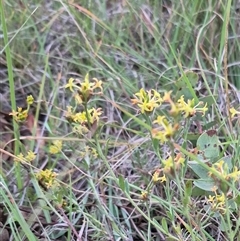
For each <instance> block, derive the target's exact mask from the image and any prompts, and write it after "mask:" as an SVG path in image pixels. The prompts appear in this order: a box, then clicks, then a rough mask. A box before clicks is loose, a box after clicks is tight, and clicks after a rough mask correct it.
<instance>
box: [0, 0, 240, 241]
mask: <svg viewBox="0 0 240 241" xmlns="http://www.w3.org/2000/svg"><path fill="white" fill-rule="evenodd" d="M75 2H76V1H75ZM75 2H74V3H68V2H67V1H50V2H49V1H35V0H32V1H21V3H20V2H16V1H12V0H9V1H5V2H4V3H3V1H1V4H0V10H1V12H0V13H1V25H0V26H1V32H2V33H3V34H2V36H1V38H2V41H1V42H0V46H1V63H0V68H1V72H0V76H1V82H0V93H1V99H0V107H1V110H2V111H1V112H5V113H0V114H1V115H0V133H1V134H0V135H1V142H0V144H1V145H0V150H1V157H0V158H1V160H0V165H1V167H2V168H1V172H0V184H1V188H0V239H1V240H3V241H6V240H67V241H71V240H82V241H83V240H123V241H125V240H126V241H130V240H149V241H150V240H159V241H161V240H167V241H170V240H173V241H174V240H184V241H187V240H189V241H190V240H191V241H198V240H204V241H205V240H206V241H208V240H209V241H213V240H221V241H223V240H226V241H230V240H232V241H239V240H240V239H239V236H240V233H239V226H240V221H239V220H240V218H239V202H240V200H239V197H240V196H239V194H240V193H239V186H238V185H237V184H236V185H235V182H233V180H232V179H226V176H224V175H220V174H219V172H218V170H219V169H217V168H218V167H217V165H218V164H219V163H220V160H224V162H225V163H227V166H226V167H225V169H224V170H225V172H233V171H234V167H235V168H236V170H235V171H236V175H237V177H236V178H237V181H236V183H239V177H240V174H239V173H238V172H237V170H238V169H239V168H240V166H239V140H238V139H239V138H238V133H239V114H238V116H235V117H234V118H231V117H230V112H229V110H230V108H231V107H235V109H237V110H239V89H240V84H239V83H240V82H239V80H238V79H239V70H238V64H239V63H238V62H239V58H238V52H239V50H240V46H239V41H238V35H239V33H238V32H239V29H238V27H237V25H238V21H239V13H238V9H237V7H236V6H237V4H236V1H226V2H227V3H225V2H224V1H204V0H199V1H159V0H151V1H150V0H148V1H147V0H138V1H136V0H135V1H120V0H116V1H106V2H105V1H93V0H91V1H89V0H88V1H85V0H82V1H80V2H81V5H80V4H78V3H75ZM101 2H103V3H101ZM87 73H89V76H90V80H91V81H92V78H97V79H99V80H102V82H103V94H102V95H93V96H92V97H91V98H90V100H89V101H88V103H87V104H85V105H84V104H83V105H76V103H75V99H74V94H76V92H75V93H73V92H71V91H69V90H68V89H65V88H64V86H65V85H66V84H67V82H68V80H69V78H70V77H73V78H77V79H79V80H80V81H81V82H82V81H83V80H84V77H85V76H86V74H87ZM141 88H143V89H145V90H146V91H147V90H150V89H155V90H157V91H158V92H159V93H160V95H161V96H162V97H163V96H164V93H165V92H166V91H172V95H171V97H172V100H173V101H174V102H175V103H176V102H177V100H178V99H179V98H180V97H181V95H182V94H183V95H184V96H185V100H188V99H194V100H195V104H197V103H199V101H203V102H204V103H207V106H208V111H207V113H206V115H205V116H202V115H201V114H196V116H193V117H191V118H184V117H183V116H181V115H179V116H177V117H175V118H173V117H171V116H170V115H169V104H166V103H165V104H163V105H161V106H160V107H158V108H156V109H154V111H153V113H150V114H141V112H140V109H139V108H138V106H137V105H133V104H132V103H131V99H133V98H136V96H135V97H134V95H135V93H137V92H139V90H140V89H141ZM29 94H32V95H33V96H34V98H35V102H34V104H33V105H32V106H31V109H30V112H29V117H28V119H27V121H26V122H23V123H17V122H16V121H12V118H10V117H11V116H9V115H8V114H9V113H10V112H12V110H16V109H17V107H23V108H26V106H27V104H26V102H25V99H26V97H27V95H29ZM70 105H71V106H73V107H74V108H75V107H76V111H82V110H84V109H86V108H87V107H88V108H92V107H96V108H102V112H103V113H102V115H101V118H100V121H99V124H98V125H96V123H94V124H90V123H89V118H90V117H89V116H88V124H86V125H87V126H88V128H90V133H88V134H83V135H82V134H79V133H76V131H74V130H76V129H74V128H73V126H74V124H71V123H69V122H68V120H67V119H66V117H65V115H66V111H67V106H70ZM199 107H202V106H201V105H200V106H199ZM6 110H7V111H6ZM158 115H164V116H166V118H167V120H171V121H172V122H175V123H178V124H179V127H178V130H177V131H176V133H175V135H174V137H172V138H171V139H170V141H167V142H166V143H164V144H162V143H161V142H159V141H158V140H156V139H154V138H153V137H152V135H153V134H152V129H153V128H156V127H157V124H153V121H154V120H155V119H156V117H157V116H158ZM6 122H9V124H10V125H7V124H6ZM11 125H12V126H11ZM77 127H78V128H79V125H76V124H75V128H77ZM80 127H81V125H80ZM212 129H214V130H217V141H216V140H214V139H211V138H210V139H209V140H205V139H204V140H203V138H204V136H201V133H203V132H204V131H208V130H212ZM9 133H10V134H9ZM56 140H61V141H62V142H63V146H62V148H61V151H60V152H59V153H57V154H54V155H53V154H50V152H49V147H50V146H51V145H52V144H53V143H54V141H56ZM208 141H209V143H207V142H208ZM215 141H216V143H215ZM12 144H14V147H13V146H11V145H12ZM206 144H208V145H209V146H210V152H209V153H210V154H209V153H207V150H209V149H207V148H209V146H208V147H207V146H206ZM201 145H202V146H203V147H202V149H201V148H200V146H201ZM197 146H198V147H199V148H200V152H199V153H198V154H197V153H196V152H194V148H195V147H197ZM211 147H212V148H215V149H214V151H212V150H211ZM11 148H12V150H11ZM204 148H206V149H204ZM30 150H31V151H33V152H35V154H36V158H35V160H33V161H32V162H31V163H21V162H17V161H16V160H15V161H14V157H15V159H16V156H17V155H19V154H20V153H22V154H23V155H24V156H25V155H26V154H27V152H28V151H30ZM86 150H87V151H86ZM92 151H96V153H97V156H95V155H94V153H92ZM83 152H84V154H83ZM177 153H182V155H183V157H184V160H185V163H184V166H183V165H181V168H180V169H178V168H177V164H175V167H174V168H175V172H176V173H175V174H176V175H173V173H172V175H170V174H169V175H167V180H166V182H163V183H161V182H160V181H158V182H157V183H154V182H153V179H152V176H153V175H154V173H155V171H156V170H157V171H159V172H160V173H161V174H163V170H164V167H165V165H166V164H165V163H166V160H167V159H168V158H169V157H175V155H176V154H177ZM201 153H202V154H203V155H202V154H201ZM204 155H205V159H206V155H209V156H208V159H209V160H208V161H206V160H204V158H203V157H204ZM213 163H217V164H215V165H213ZM219 168H220V167H219ZM45 169H53V171H54V172H56V173H58V176H57V178H56V182H57V183H59V186H58V187H55V188H54V187H52V188H49V189H46V188H45V187H44V184H43V183H42V182H43V180H42V181H38V180H37V178H36V173H38V172H39V171H40V170H45ZM226 169H228V170H226ZM210 171H211V172H212V175H213V176H214V177H215V179H218V181H217V182H215V183H214V184H215V185H218V186H219V188H218V191H217V193H218V195H219V196H218V197H220V196H221V194H223V193H224V194H225V195H226V200H225V202H224V205H223V209H222V211H224V212H222V211H221V210H220V211H219V209H218V211H216V210H214V209H213V208H211V206H210V205H209V201H208V200H209V195H212V196H214V192H212V191H211V190H210V189H211V188H212V184H213V180H210V178H209V172H210ZM143 191H146V192H147V197H146V200H142V197H143V196H142V192H143ZM63 203H64V205H63ZM1 232H2V233H1ZM3 233H5V234H6V233H8V235H9V237H7V238H6V237H4V236H3ZM1 235H2V236H1Z"/></svg>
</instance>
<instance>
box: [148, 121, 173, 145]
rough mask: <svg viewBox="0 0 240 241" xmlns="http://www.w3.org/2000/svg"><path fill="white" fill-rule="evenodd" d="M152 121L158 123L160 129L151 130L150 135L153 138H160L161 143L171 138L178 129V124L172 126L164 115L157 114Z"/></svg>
mask: <svg viewBox="0 0 240 241" xmlns="http://www.w3.org/2000/svg"><path fill="white" fill-rule="evenodd" d="M153 123H154V124H155V123H157V124H159V125H160V128H161V129H160V130H158V129H153V130H152V136H153V138H155V139H158V140H160V141H161V143H164V142H166V141H167V140H168V139H169V138H171V137H172V136H173V135H174V133H175V132H176V131H177V129H178V125H174V126H172V124H171V123H169V122H168V120H167V119H166V117H165V116H158V117H157V119H156V120H155V121H153Z"/></svg>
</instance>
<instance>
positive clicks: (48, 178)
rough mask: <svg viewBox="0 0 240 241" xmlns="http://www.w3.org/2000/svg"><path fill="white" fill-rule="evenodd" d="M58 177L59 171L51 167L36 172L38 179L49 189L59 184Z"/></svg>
mask: <svg viewBox="0 0 240 241" xmlns="http://www.w3.org/2000/svg"><path fill="white" fill-rule="evenodd" d="M56 177H57V173H56V172H53V171H52V170H51V169H45V170H41V171H39V172H38V173H37V174H36V178H37V180H38V181H39V182H40V183H41V184H42V185H43V186H44V187H45V188H47V189H49V188H51V187H54V186H58V182H57V180H56Z"/></svg>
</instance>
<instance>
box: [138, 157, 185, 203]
mask: <svg viewBox="0 0 240 241" xmlns="http://www.w3.org/2000/svg"><path fill="white" fill-rule="evenodd" d="M184 165H185V158H184V156H183V155H182V154H181V153H178V154H176V155H175V157H174V158H173V157H172V156H169V157H168V158H167V159H165V160H163V161H162V168H159V169H157V170H155V171H154V173H153V175H152V182H151V183H150V185H149V187H148V188H147V191H146V190H144V191H143V192H142V193H141V199H142V200H147V198H148V196H149V193H150V190H151V188H152V186H153V185H155V184H157V183H158V182H161V183H163V182H166V181H167V177H169V178H174V177H175V176H176V174H177V173H178V172H179V171H180V170H181V169H182V167H183V166H184Z"/></svg>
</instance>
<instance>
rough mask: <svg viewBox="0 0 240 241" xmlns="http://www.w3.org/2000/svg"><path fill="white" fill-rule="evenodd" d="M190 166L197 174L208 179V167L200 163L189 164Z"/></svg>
mask: <svg viewBox="0 0 240 241" xmlns="http://www.w3.org/2000/svg"><path fill="white" fill-rule="evenodd" d="M189 166H190V168H191V169H192V170H193V171H194V173H195V174H197V175H198V176H199V177H200V178H201V179H208V177H209V176H208V172H209V170H207V169H206V168H204V167H202V166H200V165H199V164H198V163H191V164H189Z"/></svg>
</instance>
